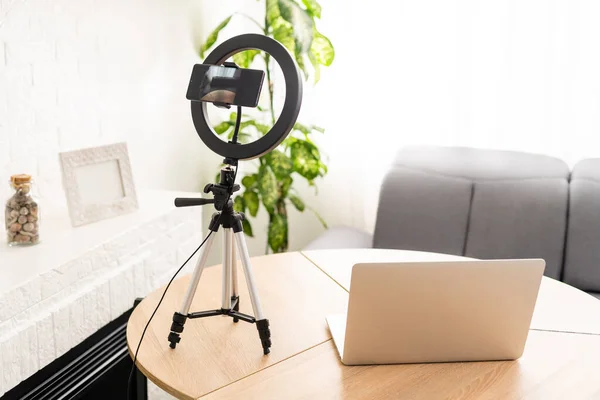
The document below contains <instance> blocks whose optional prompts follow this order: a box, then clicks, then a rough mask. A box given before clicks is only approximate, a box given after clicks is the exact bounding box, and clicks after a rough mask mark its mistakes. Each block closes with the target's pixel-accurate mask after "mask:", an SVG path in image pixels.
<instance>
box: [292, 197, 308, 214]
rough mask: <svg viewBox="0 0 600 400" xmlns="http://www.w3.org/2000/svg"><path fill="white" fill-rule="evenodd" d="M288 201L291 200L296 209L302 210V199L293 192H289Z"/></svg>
mask: <svg viewBox="0 0 600 400" xmlns="http://www.w3.org/2000/svg"><path fill="white" fill-rule="evenodd" d="M289 198H290V201H291V202H292V204H293V205H294V207H296V210H298V211H304V207H305V206H304V201H302V199H301V198H300V197H298V196H295V195H293V194H291V195H290V196H289Z"/></svg>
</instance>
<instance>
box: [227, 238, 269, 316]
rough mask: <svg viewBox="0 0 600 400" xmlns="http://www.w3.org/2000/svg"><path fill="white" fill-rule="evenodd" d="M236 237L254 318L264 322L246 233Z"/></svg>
mask: <svg viewBox="0 0 600 400" xmlns="http://www.w3.org/2000/svg"><path fill="white" fill-rule="evenodd" d="M234 236H235V241H236V243H237V246H238V252H239V255H240V259H241V261H242V267H243V268H244V275H245V276H246V283H247V284H248V293H249V294H250V301H251V302H252V310H254V318H256V320H262V319H264V318H265V317H264V315H263V312H262V307H261V306H260V300H259V299H258V291H257V290H256V284H255V282H254V274H253V272H252V267H251V266H250V256H249V255H248V246H247V245H246V238H245V237H244V232H237V233H234Z"/></svg>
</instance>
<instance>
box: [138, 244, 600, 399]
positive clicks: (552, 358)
mask: <svg viewBox="0 0 600 400" xmlns="http://www.w3.org/2000/svg"><path fill="white" fill-rule="evenodd" d="M451 259H460V257H454V256H448V255H442V254H434V253H423V252H411V251H399V250H322V251H306V252H302V253H286V254H277V255H270V256H263V257H255V258H253V259H252V261H253V268H254V271H255V275H256V281H257V284H258V290H259V294H260V297H261V301H262V304H263V309H264V312H265V315H266V316H267V317H268V318H269V320H270V321H271V327H272V335H273V336H272V339H273V347H272V351H271V354H270V355H268V356H263V355H262V349H261V346H260V341H259V339H258V334H257V332H256V327H255V326H254V325H252V324H247V323H242V322H240V323H238V324H233V323H232V321H231V318H228V317H212V318H204V319H196V320H189V321H188V322H187V323H186V325H185V331H184V332H183V334H182V340H181V343H180V344H179V345H178V346H177V349H176V350H172V349H170V348H169V346H168V344H169V343H168V341H167V335H168V333H169V327H170V325H171V317H172V315H173V312H174V311H175V310H176V309H178V308H179V306H180V302H181V299H182V297H183V292H184V290H185V288H186V287H187V282H188V280H189V277H188V276H186V277H182V278H180V279H178V280H176V281H175V282H174V283H173V285H172V287H171V289H170V291H169V293H168V294H167V296H166V297H165V300H164V302H163V304H162V306H161V308H160V309H159V311H158V312H157V314H156V316H155V318H154V320H153V321H152V323H151V324H150V327H149V328H148V331H147V333H146V336H145V338H144V342H143V344H142V347H141V349H140V352H139V355H138V367H139V369H140V370H141V371H142V372H143V373H144V374H145V375H146V376H147V377H148V378H149V379H150V380H152V381H153V382H154V383H155V384H156V385H158V386H159V387H161V388H162V389H164V390H165V391H167V392H169V393H171V394H172V395H174V396H176V397H178V398H181V399H198V398H202V399H209V400H216V399H244V400H246V399H260V400H264V399H438V398H445V399H522V398H527V399H544V400H546V399H600V301H598V300H597V299H595V298H593V297H592V296H590V295H588V294H586V293H584V292H582V291H580V290H577V289H575V288H573V287H570V286H568V285H566V284H563V283H561V282H558V281H555V280H552V279H550V278H544V279H543V281H542V285H541V288H540V294H539V297H538V302H537V305H536V309H535V312H534V317H533V321H532V326H531V330H530V332H529V337H528V339H527V344H526V346H525V352H524V354H523V357H521V358H520V359H519V360H516V361H495V362H470V363H444V364H411V365H385V366H354V367H348V366H344V365H342V364H341V363H340V361H339V357H338V354H337V351H336V350H335V346H334V345H333V341H332V340H331V336H330V333H329V330H328V328H327V323H326V321H325V316H327V315H329V314H333V313H340V312H344V311H345V309H346V306H347V302H348V289H349V284H350V274H351V269H352V266H353V265H354V264H355V263H357V262H364V261H414V260H423V261H432V260H451ZM242 277H243V275H242V274H240V278H242ZM242 280H243V279H242ZM240 289H241V290H240V292H241V293H240V296H241V309H240V311H242V312H246V313H251V311H252V309H251V307H250V304H249V298H248V296H247V292H246V287H245V285H244V284H243V282H240ZM162 291H163V289H159V290H157V291H155V292H153V293H152V294H150V295H149V296H148V297H147V298H146V299H144V301H142V303H141V304H140V305H138V307H137V308H136V309H135V310H134V312H133V314H132V316H131V319H130V321H129V325H128V329H127V340H128V343H129V347H130V352H131V349H132V348H133V349H135V347H136V346H137V343H138V341H139V337H140V334H141V331H142V329H143V327H144V325H145V323H146V321H147V320H148V317H149V315H150V313H151V312H152V310H153V309H154V307H155V306H156V303H157V302H158V299H159V297H160V295H161V294H162ZM220 296H221V271H220V268H208V269H206V270H205V272H204V274H203V276H202V280H201V282H200V286H199V290H198V295H197V296H196V298H195V299H194V302H193V304H192V310H198V311H199V310H205V309H210V308H218V307H219V306H220Z"/></svg>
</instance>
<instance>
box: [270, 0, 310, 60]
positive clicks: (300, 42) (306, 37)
mask: <svg viewBox="0 0 600 400" xmlns="http://www.w3.org/2000/svg"><path fill="white" fill-rule="evenodd" d="M278 4H279V12H280V14H281V17H282V18H283V19H284V20H286V21H287V22H289V23H290V25H292V27H293V35H294V43H295V45H296V51H297V52H298V53H299V54H305V53H307V52H308V51H309V50H310V47H311V45H312V41H313V31H314V25H315V24H314V21H313V19H312V17H311V16H310V14H309V13H308V12H307V11H306V10H303V9H302V8H301V7H300V6H299V5H298V4H296V3H295V2H294V1H292V0H279V3H278Z"/></svg>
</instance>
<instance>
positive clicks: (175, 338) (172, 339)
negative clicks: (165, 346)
mask: <svg viewBox="0 0 600 400" xmlns="http://www.w3.org/2000/svg"><path fill="white" fill-rule="evenodd" d="M186 320H187V316H186V315H183V314H180V313H178V312H176V313H174V314H173V323H172V324H171V332H170V333H169V337H168V340H169V347H170V348H172V349H174V348H175V347H177V343H179V342H180V341H181V337H180V335H179V334H180V333H181V332H183V325H184V324H185V321H186Z"/></svg>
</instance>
